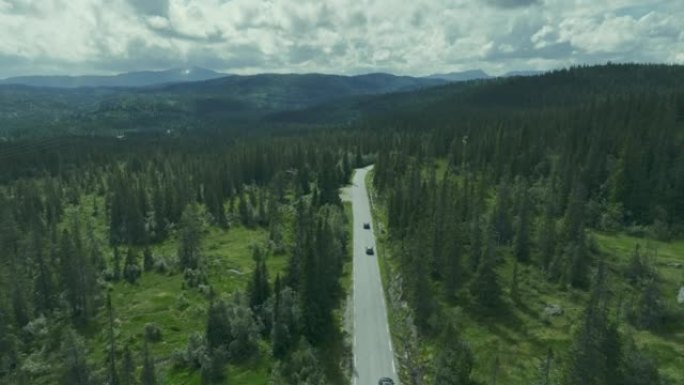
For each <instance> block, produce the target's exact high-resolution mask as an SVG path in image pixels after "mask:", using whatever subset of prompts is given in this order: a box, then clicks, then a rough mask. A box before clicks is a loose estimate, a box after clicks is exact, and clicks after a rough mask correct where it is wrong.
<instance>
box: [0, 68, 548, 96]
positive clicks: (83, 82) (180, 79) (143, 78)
mask: <svg viewBox="0 0 684 385" xmlns="http://www.w3.org/2000/svg"><path fill="white" fill-rule="evenodd" d="M541 73H542V72H540V71H513V72H509V73H507V74H505V75H503V77H509V76H532V75H538V74H541ZM309 75H317V74H305V76H309ZM229 76H231V75H229V74H225V73H220V72H216V71H212V70H210V69H206V68H202V67H187V68H175V69H169V70H165V71H138V72H126V73H122V74H118V75H110V76H106V75H83V76H17V77H11V78H7V79H2V80H0V85H7V84H14V85H24V86H31V87H49V88H81V87H124V88H136V87H150V86H160V85H165V84H171V83H189V82H201V81H205V80H212V79H217V78H223V77H229ZM255 76H274V75H270V74H260V75H251V76H243V77H240V76H236V77H235V78H234V80H236V82H237V83H244V82H245V79H255ZM291 76H303V75H291ZM320 76H327V75H320ZM330 76H335V75H330ZM383 76H384V77H385V79H387V78H388V77H391V76H394V75H390V74H366V75H358V76H352V77H349V78H352V79H357V80H359V82H360V83H362V82H364V81H368V82H369V83H368V84H367V85H368V86H369V87H371V88H373V87H374V86H373V84H372V83H373V82H375V81H377V80H380V79H381V78H382V77H383ZM395 77H396V78H398V79H403V83H404V84H407V85H409V83H413V84H415V83H417V82H420V81H421V80H410V79H431V80H442V81H446V82H462V81H469V80H478V79H491V78H493V77H494V76H490V75H488V74H487V73H486V72H484V71H482V70H479V69H478V70H470V71H462V72H449V73H443V74H433V75H429V76H424V77H422V78H415V77H409V76H395ZM246 81H247V82H249V80H246ZM380 81H382V80H380ZM226 83H231V82H230V81H228V82H226ZM433 85H434V84H433ZM409 86H410V85H409ZM395 90H397V89H392V91H395Z"/></svg>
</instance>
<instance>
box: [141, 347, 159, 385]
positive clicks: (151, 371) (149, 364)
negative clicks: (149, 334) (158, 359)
mask: <svg viewBox="0 0 684 385" xmlns="http://www.w3.org/2000/svg"><path fill="white" fill-rule="evenodd" d="M140 383H141V384H142V385H157V374H156V369H155V367H154V359H153V358H152V356H151V355H150V349H149V347H148V345H147V341H145V342H144V344H143V365H142V371H141V372H140Z"/></svg>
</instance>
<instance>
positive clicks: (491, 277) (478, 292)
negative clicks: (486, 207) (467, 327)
mask: <svg viewBox="0 0 684 385" xmlns="http://www.w3.org/2000/svg"><path fill="white" fill-rule="evenodd" d="M470 294H471V295H472V296H473V298H474V299H475V301H476V302H477V304H478V305H479V307H480V308H481V309H482V310H484V311H485V312H487V313H493V312H495V311H496V310H497V308H499V307H500V306H501V287H500V286H499V276H498V274H497V273H496V249H495V246H494V239H493V236H491V235H490V236H488V237H487V248H486V250H485V253H484V256H483V258H482V262H481V263H480V267H479V268H478V269H477V272H476V274H475V277H473V280H472V282H471V284H470Z"/></svg>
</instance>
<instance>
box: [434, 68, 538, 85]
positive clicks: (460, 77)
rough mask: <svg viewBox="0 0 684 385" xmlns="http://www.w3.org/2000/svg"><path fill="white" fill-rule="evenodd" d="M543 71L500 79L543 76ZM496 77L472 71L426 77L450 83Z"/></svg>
mask: <svg viewBox="0 0 684 385" xmlns="http://www.w3.org/2000/svg"><path fill="white" fill-rule="evenodd" d="M542 73H543V72H542V71H510V72H507V73H506V74H504V75H502V76H500V77H513V76H535V75H540V74H542ZM495 77H496V76H491V75H489V74H487V73H486V72H484V71H482V70H470V71H462V72H449V73H444V74H433V75H429V76H425V78H428V79H442V80H446V81H448V82H465V81H470V80H481V79H492V78H495Z"/></svg>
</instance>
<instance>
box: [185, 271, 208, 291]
mask: <svg viewBox="0 0 684 385" xmlns="http://www.w3.org/2000/svg"><path fill="white" fill-rule="evenodd" d="M206 284H207V275H206V274H205V273H204V271H203V270H202V269H185V270H184V271H183V289H187V288H195V287H199V286H200V285H206Z"/></svg>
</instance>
